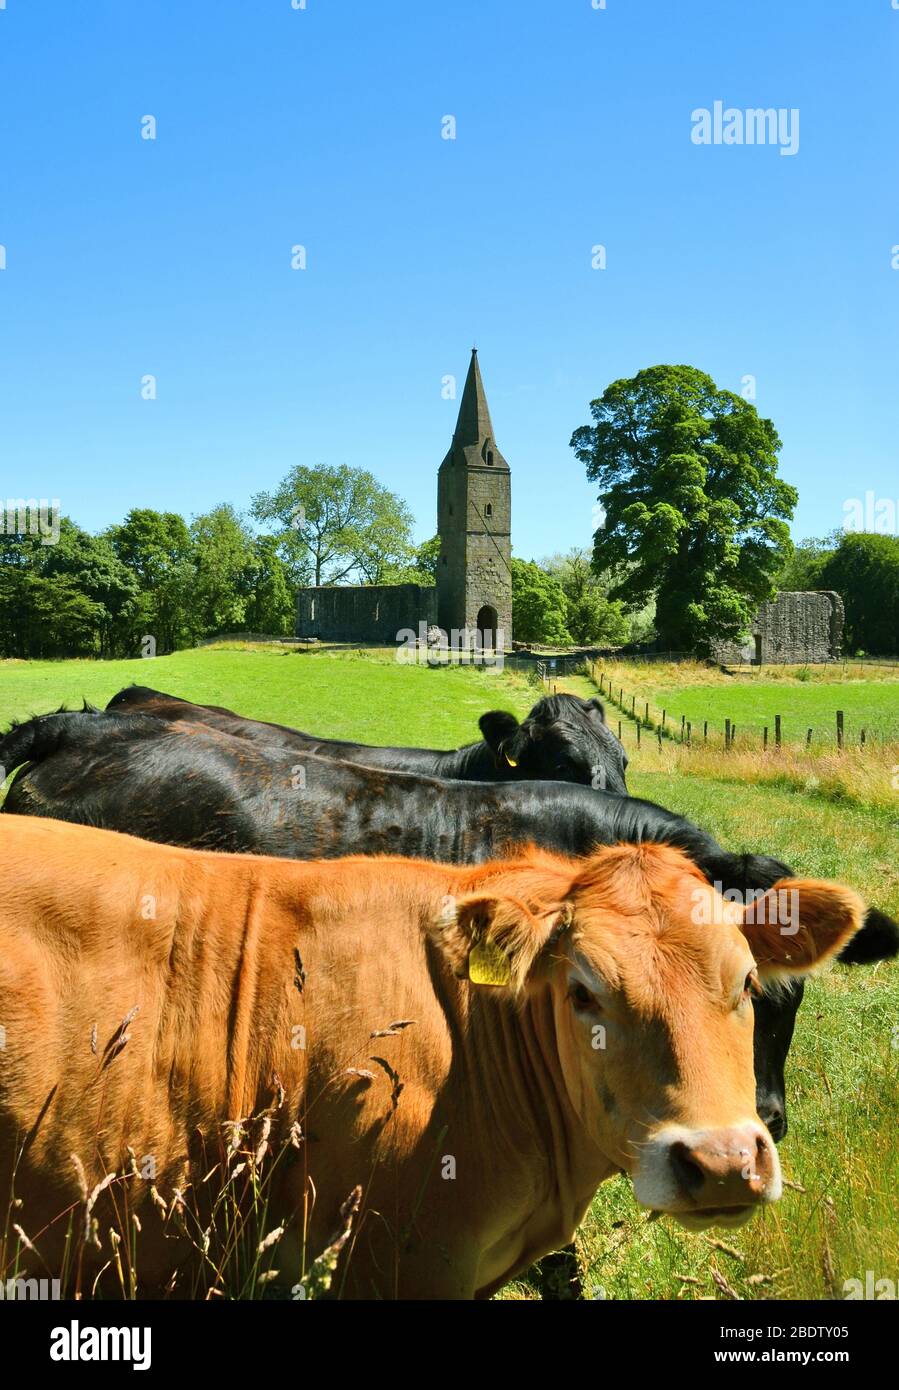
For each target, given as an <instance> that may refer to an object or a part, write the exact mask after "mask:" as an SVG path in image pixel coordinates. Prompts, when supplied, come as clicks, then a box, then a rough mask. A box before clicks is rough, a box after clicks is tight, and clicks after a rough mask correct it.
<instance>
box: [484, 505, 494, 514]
mask: <svg viewBox="0 0 899 1390" xmlns="http://www.w3.org/2000/svg"><path fill="white" fill-rule="evenodd" d="M484 515H485V516H493V503H492V502H488V503H487V505H486V506H485V507H484Z"/></svg>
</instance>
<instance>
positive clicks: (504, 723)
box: [478, 709, 518, 753]
mask: <svg viewBox="0 0 899 1390" xmlns="http://www.w3.org/2000/svg"><path fill="white" fill-rule="evenodd" d="M478 728H479V729H480V731H481V733H482V734H483V735H484V741H485V742H486V743H487V744H488V746H489V747H490V748H492V749H493V751H494V753H498V752H499V746H500V744H501V743H502V741H503V739H504V738H511V737H512V735H513V734H514V733H517V732H518V720H517V719H516V718H515V715H514V714H509V713H508V711H507V710H504V709H491V710H488V711H487V713H486V714H482V715H481V717H480V719H479V720H478Z"/></svg>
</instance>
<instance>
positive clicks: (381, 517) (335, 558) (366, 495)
mask: <svg viewBox="0 0 899 1390" xmlns="http://www.w3.org/2000/svg"><path fill="white" fill-rule="evenodd" d="M252 510H253V515H254V516H255V517H256V519H257V521H267V522H275V523H276V524H277V525H278V527H279V528H280V529H279V531H278V541H279V544H280V546H281V549H282V553H283V558H284V559H285V561H286V562H287V563H288V564H289V565H290V567H291V570H292V573H293V577H294V581H295V582H296V583H298V584H339V583H341V582H342V581H346V580H348V579H354V580H355V581H356V582H359V583H365V584H379V583H381V582H383V577H384V576H385V575H389V574H390V573H391V571H393V570H394V569H395V568H396V567H397V566H401V565H407V564H409V562H410V561H411V560H412V559H413V558H414V553H415V548H414V546H413V544H412V524H413V518H412V513H411V512H410V511H409V508H408V507H407V506H406V503H405V502H404V501H403V500H402V498H401V497H397V496H396V495H395V494H394V493H392V492H390V491H388V489H387V488H385V487H383V486H382V485H381V484H380V483H379V482H378V481H377V479H376V478H375V477H374V476H373V474H371V473H368V472H366V470H365V469H362V468H350V467H348V466H347V465H346V464H341V465H340V466H339V467H331V466H329V465H327V464H318V465H317V466H316V467H315V468H306V467H303V466H302V465H297V467H295V468H292V469H291V470H290V472H289V473H288V475H287V477H286V478H285V479H284V480H283V481H282V482H281V483H280V484H279V486H278V487H277V488H276V489H275V491H274V492H270V493H269V492H260V493H257V494H256V496H255V497H254V498H253V507H252Z"/></svg>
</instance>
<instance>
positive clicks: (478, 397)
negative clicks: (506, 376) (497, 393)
mask: <svg viewBox="0 0 899 1390" xmlns="http://www.w3.org/2000/svg"><path fill="white" fill-rule="evenodd" d="M492 438H493V424H492V422H491V420H490V410H489V408H488V406H487V397H486V395H485V394H484V383H483V381H482V380H481V369H480V367H479V366H478V350H477V348H472V349H471V362H470V363H469V364H468V376H467V377H466V378H465V389H464V390H463V392H462V404H461V405H460V406H459V418H458V420H457V421H456V432H455V434H454V435H453V440H454V442H455V443H456V444H459V445H461V446H463V447H464V446H465V445H466V444H480V443H482V442H483V441H484V440H485V439H492Z"/></svg>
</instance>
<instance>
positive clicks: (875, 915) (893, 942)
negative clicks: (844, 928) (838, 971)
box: [837, 907, 899, 965]
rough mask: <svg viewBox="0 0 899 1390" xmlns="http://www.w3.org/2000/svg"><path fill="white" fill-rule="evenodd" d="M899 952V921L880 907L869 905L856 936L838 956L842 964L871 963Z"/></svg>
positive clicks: (890, 957) (891, 956)
mask: <svg viewBox="0 0 899 1390" xmlns="http://www.w3.org/2000/svg"><path fill="white" fill-rule="evenodd" d="M897 954H899V923H897V922H894V921H893V919H892V917H888V916H887V915H886V913H885V912H881V911H880V909H879V908H876V907H869V908H868V910H867V912H866V913H865V919H864V921H863V922H862V925H861V927H860V928H859V930H858V931H857V932H856V933H855V936H854V937H853V938H852V940H851V941H850V942H849V945H848V946H844V947H843V949H842V951H841V952H840V953H839V955H838V956H837V960H838V961H839V962H840V964H841V965H871V964H872V963H873V962H874V961H876V960H892V958H893V956H895V955H897Z"/></svg>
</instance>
